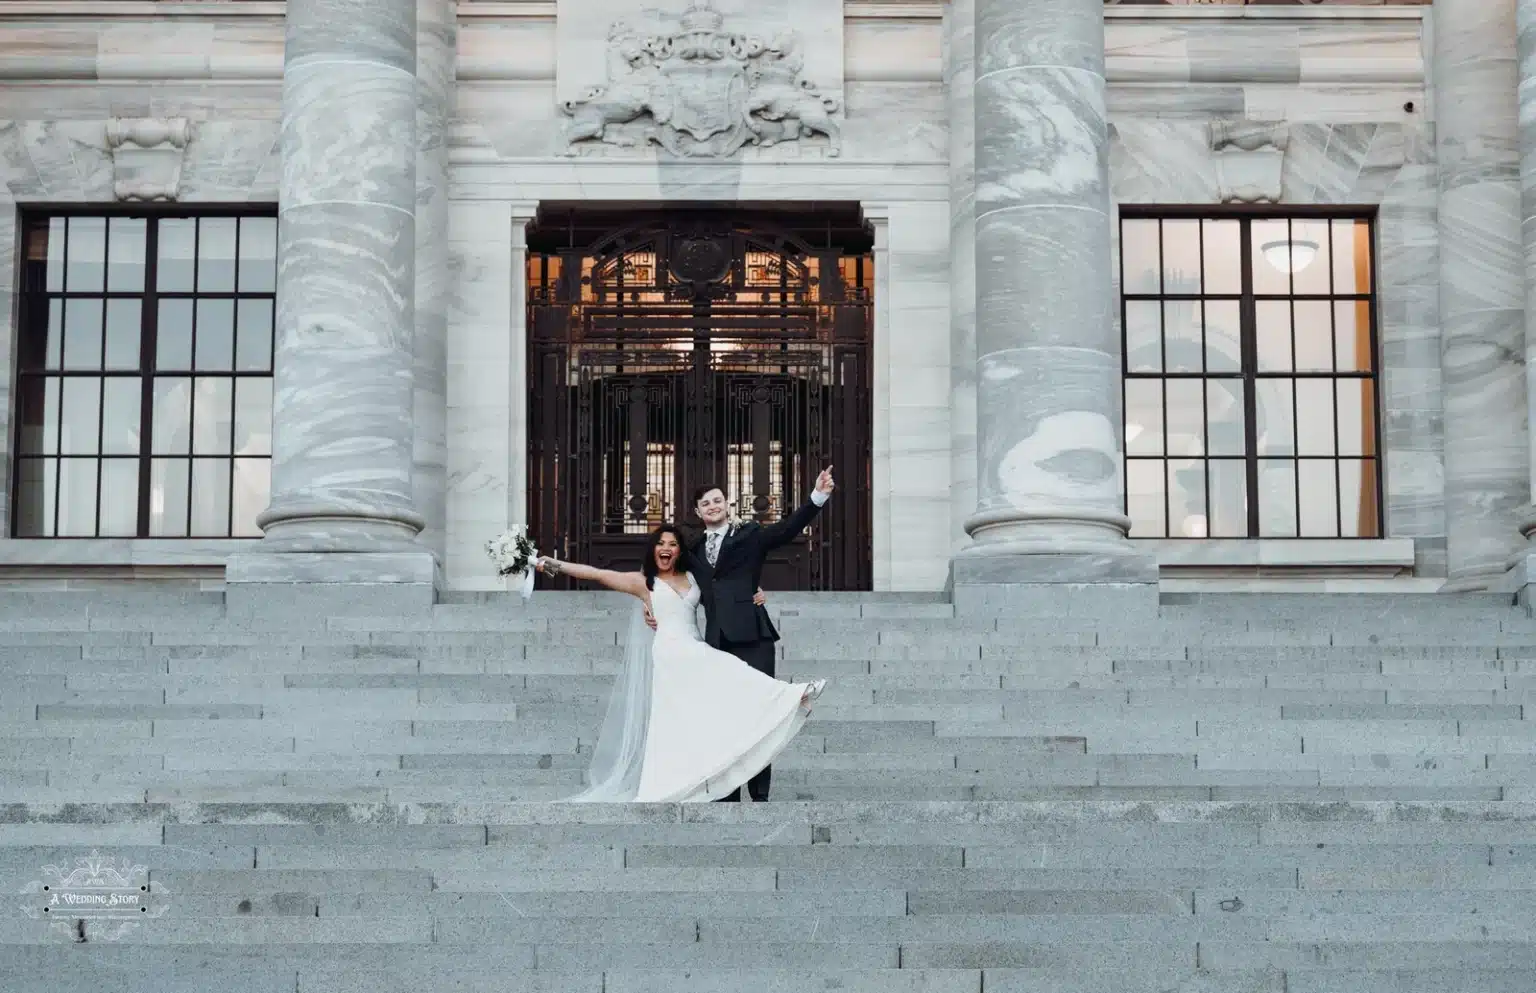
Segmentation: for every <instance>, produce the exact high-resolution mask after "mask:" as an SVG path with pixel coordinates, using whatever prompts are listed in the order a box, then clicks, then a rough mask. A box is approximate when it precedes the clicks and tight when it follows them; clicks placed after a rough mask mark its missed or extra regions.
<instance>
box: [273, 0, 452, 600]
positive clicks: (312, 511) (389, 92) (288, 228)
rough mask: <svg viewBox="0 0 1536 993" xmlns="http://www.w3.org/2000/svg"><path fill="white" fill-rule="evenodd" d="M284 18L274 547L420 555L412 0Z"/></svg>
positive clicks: (306, 4)
mask: <svg viewBox="0 0 1536 993" xmlns="http://www.w3.org/2000/svg"><path fill="white" fill-rule="evenodd" d="M286 20H287V37H286V41H285V48H284V59H283V97H282V124H281V139H280V141H281V152H282V179H281V186H280V191H279V211H280V213H279V217H280V222H279V226H278V282H277V342H276V365H275V379H276V382H275V395H274V404H273V411H274V413H273V425H272V428H273V460H272V489H273V498H272V505H271V506H270V507H269V508H268V509H267V510H266V511H265V512H264V513H263V514H262V515H261V517H260V519H259V522H258V523H259V524H260V525H261V527H262V529H263V531H264V532H265V540H264V542H263V544H264V546H265V549H266V550H267V551H275V552H298V553H318V552H330V553H335V552H379V551H411V552H419V551H421V549H422V546H421V545H419V544H418V543H417V542H416V540H415V539H416V535H417V534H418V532H420V531H421V529H422V527H423V524H424V521H423V519H422V516H421V514H420V513H419V512H418V510H417V509H416V502H415V498H414V494H413V492H412V483H411V470H412V454H411V453H412V445H413V439H414V433H413V429H412V426H411V412H412V382H411V381H412V365H413V362H414V359H413V353H412V339H413V337H414V327H415V314H414V301H415V293H416V286H415V282H416V277H415V250H416V230H415V229H416V225H415V217H416V154H417V147H416V0H289V3H288V7H287V19H286ZM321 558H323V556H322V557H321ZM307 566H308V567H310V572H311V573H312V574H313V576H314V578H315V579H317V580H322V581H329V577H327V576H326V575H325V565H324V564H323V563H321V562H317V561H315V560H311V561H309V562H308V563H307Z"/></svg>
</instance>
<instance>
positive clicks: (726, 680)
mask: <svg viewBox="0 0 1536 993" xmlns="http://www.w3.org/2000/svg"><path fill="white" fill-rule="evenodd" d="M537 568H538V571H539V572H542V573H544V574H545V575H547V576H558V575H561V574H564V575H567V576H570V577H572V578H573V579H581V580H590V581H592V582H596V583H601V584H602V585H604V586H606V587H608V588H609V589H613V590H618V591H619V592H621V593H628V594H629V595H631V596H633V597H637V598H638V599H639V600H640V601H641V604H637V605H636V607H635V612H634V616H633V619H632V620H631V622H630V628H629V643H628V647H627V649H626V651H625V658H624V668H623V671H622V672H621V673H620V675H619V678H618V680H617V681H616V682H615V684H614V687H613V694H612V696H611V697H610V698H609V701H608V712H607V715H606V716H605V717H604V718H603V725H602V729H601V730H600V731H599V732H598V738H597V743H596V745H595V747H594V748H593V751H592V761H591V764H590V766H589V770H588V780H587V782H588V785H587V789H586V790H585V791H583V792H582V793H579V794H577V795H576V796H574V797H571V798H570V799H571V800H573V801H610V802H611V801H635V802H673V803H676V802H694V801H706V800H714V799H717V798H719V797H722V796H726V795H727V794H729V793H731V792H733V791H734V790H735V789H736V788H737V787H739V786H741V785H742V784H743V783H745V782H746V781H747V780H749V779H751V778H752V777H753V776H754V775H756V774H757V773H758V772H760V771H761V770H762V769H763V768H764V767H766V766H767V765H768V764H769V763H770V762H772V761H773V759H774V757H775V756H777V755H778V754H779V752H781V751H783V750H784V748H785V746H787V745H788V744H789V742H790V741H791V739H793V738H794V736H795V735H796V734H797V733H798V732H799V730H800V728H801V727H802V726H804V724H805V720H806V717H807V716H809V714H810V707H811V703H812V701H814V700H815V699H816V698H817V697H818V696H820V695H821V691H822V689H823V688H824V687H825V686H826V680H825V679H820V680H817V681H816V682H814V683H786V682H782V681H780V680H777V679H774V678H772V677H771V676H766V675H764V674H763V673H760V672H758V671H757V670H756V669H753V668H752V667H751V666H749V665H747V664H746V663H745V662H743V661H741V660H740V659H738V658H737V657H736V656H734V655H728V654H726V653H725V652H722V651H718V650H716V649H714V648H711V647H710V646H709V645H707V644H705V642H704V640H703V639H702V638H701V637H699V628H698V619H697V616H696V613H695V609H696V608H697V607H698V604H699V592H700V591H699V584H698V581H697V580H695V579H694V577H693V573H691V572H690V571H689V561H688V550H687V548H686V547H685V546H684V543H683V535H682V532H681V531H679V530H678V528H677V526H676V525H673V524H663V525H662V526H661V527H659V528H657V529H656V530H655V531H653V532H651V540H650V542H649V544H648V545H647V547H646V554H645V561H644V563H643V571H642V572H614V571H611V570H608V569H595V568H593V567H592V566H588V565H577V564H575V563H572V562H560V561H558V560H556V559H552V558H547V557H546V558H541V559H539V561H538V565H537ZM642 605H643V606H642ZM644 607H649V608H650V610H651V613H652V615H653V616H654V617H655V619H656V631H655V634H654V635H653V634H652V633H651V630H650V628H649V627H648V626H647V625H646V623H645V612H644Z"/></svg>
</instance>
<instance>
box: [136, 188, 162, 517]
mask: <svg viewBox="0 0 1536 993" xmlns="http://www.w3.org/2000/svg"><path fill="white" fill-rule="evenodd" d="M145 228H146V230H145V232H144V310H143V317H142V324H143V328H144V333H143V334H142V335H140V336H139V373H140V389H139V528H138V532H139V536H140V537H145V538H147V537H149V536H150V508H151V500H150V491H151V489H152V487H153V485H154V483H153V481H154V427H155V425H154V410H155V371H156V369H155V365H156V355H157V353H158V350H159V336H160V283H159V280H160V221H159V220H158V219H157V218H153V217H152V218H149V223H148V224H146V225H145Z"/></svg>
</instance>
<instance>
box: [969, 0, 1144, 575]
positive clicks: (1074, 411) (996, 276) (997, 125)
mask: <svg viewBox="0 0 1536 993" xmlns="http://www.w3.org/2000/svg"><path fill="white" fill-rule="evenodd" d="M975 71H976V112H975V122H976V123H975V126H976V354H977V361H976V411H977V421H976V428H977V445H976V447H977V461H976V473H977V509H976V512H975V513H974V514H973V515H972V516H971V518H970V519H969V520H968V521H967V522H966V530H967V531H968V532H969V533H970V535H971V537H972V539H973V540H974V543H973V544H972V545H971V546H969V547H968V548H966V549H964V550H962V551H961V552H960V553H959V555H957V557H956V559H955V573H954V581H955V584H956V586H957V588H958V587H959V586H961V585H962V584H1006V585H1015V584H1031V585H1032V584H1054V583H1072V584H1075V583H1140V584H1147V583H1152V582H1155V581H1156V564H1155V561H1153V560H1152V559H1151V558H1150V556H1146V555H1144V554H1141V553H1140V552H1139V551H1138V550H1137V549H1135V548H1134V546H1132V545H1131V543H1130V542H1129V541H1127V540H1126V533H1127V531H1128V530H1129V528H1130V521H1129V519H1128V518H1127V517H1126V516H1125V513H1124V511H1123V500H1124V496H1123V491H1122V477H1123V469H1122V459H1121V450H1120V440H1119V439H1120V434H1121V430H1120V382H1121V360H1120V342H1119V339H1118V338H1117V336H1116V334H1115V330H1114V327H1115V326H1114V322H1113V321H1112V320H1111V314H1112V310H1111V308H1112V307H1113V306H1114V303H1115V301H1114V291H1113V281H1112V279H1111V261H1110V259H1111V254H1110V200H1109V169H1108V158H1109V128H1108V122H1107V121H1106V118H1105V103H1104V100H1105V84H1104V8H1103V4H1102V3H1101V2H1100V0H976V69H975Z"/></svg>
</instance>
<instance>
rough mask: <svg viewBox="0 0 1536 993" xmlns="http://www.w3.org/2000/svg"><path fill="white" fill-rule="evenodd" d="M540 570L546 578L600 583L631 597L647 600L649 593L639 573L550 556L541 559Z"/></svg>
mask: <svg viewBox="0 0 1536 993" xmlns="http://www.w3.org/2000/svg"><path fill="white" fill-rule="evenodd" d="M538 570H539V571H540V572H542V573H543V574H544V575H546V576H570V577H571V578H572V579H580V580H583V581H585V582H589V583H600V584H602V585H603V586H606V587H608V588H609V589H610V590H618V591H619V592H620V593H628V594H629V595H630V596H633V597H639V598H640V599H642V600H645V599H647V596H646V594H647V593H648V592H649V591H648V590H647V589H646V588H645V576H644V575H643V574H642V573H638V572H615V571H614V570H612V569H596V568H593V567H592V566H590V565H581V564H580V563H578V562H561V561H560V560H559V559H553V558H550V557H549V556H547V555H546V556H543V557H541V558H540V559H539V564H538Z"/></svg>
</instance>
